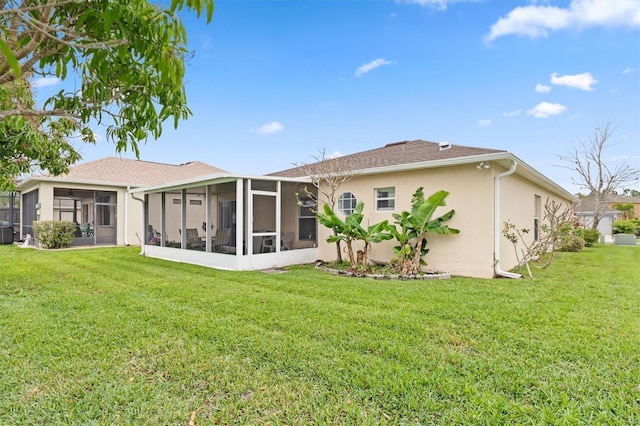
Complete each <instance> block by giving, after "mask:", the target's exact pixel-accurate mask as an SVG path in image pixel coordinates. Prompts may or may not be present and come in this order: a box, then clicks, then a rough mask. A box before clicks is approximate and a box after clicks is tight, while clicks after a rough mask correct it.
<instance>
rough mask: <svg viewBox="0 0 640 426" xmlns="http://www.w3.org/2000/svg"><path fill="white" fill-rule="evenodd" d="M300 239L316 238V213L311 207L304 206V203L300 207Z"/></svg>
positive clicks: (311, 239) (312, 239) (309, 239)
mask: <svg viewBox="0 0 640 426" xmlns="http://www.w3.org/2000/svg"><path fill="white" fill-rule="evenodd" d="M303 204H304V203H303ZM298 239H299V240H300V241H315V240H316V214H315V213H314V212H313V210H311V208H310V207H304V205H302V206H300V207H298Z"/></svg>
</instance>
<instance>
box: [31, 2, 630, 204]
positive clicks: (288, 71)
mask: <svg viewBox="0 0 640 426" xmlns="http://www.w3.org/2000/svg"><path fill="white" fill-rule="evenodd" d="M182 19H183V22H184V23H185V26H186V27H187V31H188V36H189V48H190V49H192V50H194V51H195V57H194V58H193V59H192V60H191V61H190V63H189V64H188V67H187V81H186V87H187V96H188V101H189V105H190V107H191V109H192V111H193V116H192V117H191V118H190V119H188V120H187V121H185V122H182V123H181V124H180V126H179V128H178V130H173V128H172V125H171V123H169V122H168V123H167V126H166V127H165V130H164V133H163V135H162V137H161V138H160V139H159V140H156V141H149V142H148V143H147V144H146V145H145V146H142V148H141V158H142V159H143V160H149V161H158V162H167V163H182V162H187V161H193V160H199V161H203V162H206V163H209V164H212V165H215V166H217V167H220V168H223V169H226V170H229V171H231V172H235V173H248V174H264V173H269V172H273V171H277V170H281V169H285V168H289V167H291V166H292V164H293V163H296V162H310V161H312V158H311V156H312V155H316V154H317V153H318V150H319V149H321V148H324V149H325V150H326V152H327V153H328V154H334V153H335V154H337V155H339V154H350V153H354V152H358V151H362V150H367V149H372V148H377V147H380V146H383V145H385V144H387V143H390V142H396V141H401V140H412V139H425V140H431V141H436V142H439V141H444V140H447V141H450V142H451V143H453V144H460V145H467V146H476V147H485V148H495V149H505V150H508V151H510V152H512V153H513V154H515V155H516V156H518V157H520V158H521V159H522V160H524V161H525V162H526V163H528V164H529V165H531V166H532V167H534V168H536V169H537V170H539V171H540V172H542V173H543V174H545V175H546V176H548V177H549V178H551V179H553V180H554V181H556V182H557V183H559V184H560V185H562V186H563V187H565V188H566V189H568V190H570V191H571V192H577V191H578V189H577V188H576V187H574V186H573V185H572V184H571V176H572V174H571V172H569V171H568V170H566V169H565V168H562V167H559V166H558V165H562V164H563V163H562V161H560V160H559V159H558V156H559V155H563V154H566V152H567V149H568V148H570V146H571V144H572V143H576V142H578V141H579V140H580V139H581V138H588V137H589V136H590V135H591V134H592V132H593V131H594V130H595V128H596V127H599V126H602V125H603V124H605V123H607V122H609V123H610V124H611V125H612V126H614V127H615V132H614V134H613V141H614V144H613V145H612V146H611V148H610V149H609V150H608V151H607V152H606V156H607V161H608V162H610V164H613V165H615V164H616V162H618V161H621V160H624V159H626V160H627V161H628V162H629V163H630V164H631V165H632V166H634V167H639V168H640V1H636V0H620V1H617V0H606V1H605V0H601V1H598V0H596V1H584V0H573V1H526V0H522V1H519V0H479V1H467V0H456V1H454V0H397V1H396V0H217V1H216V2H215V12H214V15H213V20H212V22H211V23H210V24H209V25H205V22H204V20H197V19H196V18H195V14H193V13H183V14H182ZM43 89H44V88H43ZM96 131H97V133H98V134H100V132H101V129H96ZM81 150H82V153H83V159H84V160H85V161H88V160H93V159H97V158H101V157H104V156H107V155H114V148H113V146H112V145H109V144H108V143H106V142H105V141H104V140H103V141H102V142H100V143H99V144H98V145H97V146H95V147H94V146H83V147H81ZM123 156H124V157H127V158H130V157H132V154H131V153H125V154H123ZM634 188H636V189H640V184H638V185H635V186H634Z"/></svg>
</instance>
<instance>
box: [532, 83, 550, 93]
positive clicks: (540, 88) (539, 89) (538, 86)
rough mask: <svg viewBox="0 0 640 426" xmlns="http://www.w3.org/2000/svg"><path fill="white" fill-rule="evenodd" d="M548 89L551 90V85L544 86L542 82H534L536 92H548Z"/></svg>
mask: <svg viewBox="0 0 640 426" xmlns="http://www.w3.org/2000/svg"><path fill="white" fill-rule="evenodd" d="M550 91H551V86H545V85H544V84H536V92H538V93H549V92H550Z"/></svg>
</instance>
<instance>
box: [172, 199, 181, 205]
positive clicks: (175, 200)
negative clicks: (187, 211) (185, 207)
mask: <svg viewBox="0 0 640 426" xmlns="http://www.w3.org/2000/svg"><path fill="white" fill-rule="evenodd" d="M173 204H182V199H181V198H174V199H173Z"/></svg>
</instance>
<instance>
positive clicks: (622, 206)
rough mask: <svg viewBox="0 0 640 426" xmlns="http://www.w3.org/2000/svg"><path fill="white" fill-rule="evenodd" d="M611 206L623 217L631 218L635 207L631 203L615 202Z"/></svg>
mask: <svg viewBox="0 0 640 426" xmlns="http://www.w3.org/2000/svg"><path fill="white" fill-rule="evenodd" d="M611 207H613V208H614V209H616V210H618V211H619V212H621V213H622V216H623V219H633V215H634V207H635V206H634V204H633V203H615V204H613V205H612V206H611Z"/></svg>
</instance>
